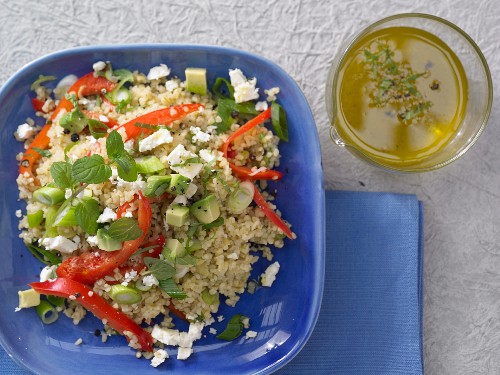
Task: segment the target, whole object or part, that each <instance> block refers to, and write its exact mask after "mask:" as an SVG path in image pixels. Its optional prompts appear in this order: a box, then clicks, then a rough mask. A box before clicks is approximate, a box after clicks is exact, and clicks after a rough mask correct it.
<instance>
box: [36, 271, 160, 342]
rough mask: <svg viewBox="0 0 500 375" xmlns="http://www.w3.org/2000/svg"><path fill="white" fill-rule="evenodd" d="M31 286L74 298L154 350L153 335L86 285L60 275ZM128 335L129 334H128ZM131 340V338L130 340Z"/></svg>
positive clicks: (110, 324) (43, 291) (99, 317)
mask: <svg viewBox="0 0 500 375" xmlns="http://www.w3.org/2000/svg"><path fill="white" fill-rule="evenodd" d="M30 286H31V287H32V288H33V289H35V290H36V291H37V292H38V293H41V294H48V295H53V296H57V297H64V298H69V297H71V296H72V297H71V298H72V299H73V298H74V300H75V301H77V302H78V303H80V304H81V305H82V306H83V307H85V308H86V309H87V310H89V311H90V312H91V313H92V314H94V315H95V316H96V317H97V318H98V319H101V320H103V319H106V320H107V324H108V325H109V326H110V327H112V328H113V329H115V330H116V331H117V332H119V333H120V334H122V335H125V332H131V333H132V334H133V335H135V336H136V337H137V343H138V344H139V346H140V349H141V350H143V351H146V352H152V351H153V337H152V336H151V334H150V333H149V332H147V331H145V330H144V329H142V328H141V326H139V325H138V324H137V323H135V322H134V321H133V320H132V319H130V318H129V317H128V316H127V315H125V314H124V313H122V312H121V311H119V310H116V309H115V308H113V306H111V305H110V304H109V303H108V302H107V301H106V300H105V299H104V298H102V297H101V296H100V295H99V294H97V293H95V292H93V291H92V289H91V288H89V287H88V286H86V285H83V284H81V283H79V282H77V281H75V280H71V279H67V278H62V277H58V278H57V279H55V280H54V281H50V280H48V281H44V282H36V283H31V284H30ZM126 337H127V336H126ZM127 340H129V338H128V337H127ZM129 341H130V340H129Z"/></svg>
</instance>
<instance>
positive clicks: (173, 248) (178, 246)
mask: <svg viewBox="0 0 500 375" xmlns="http://www.w3.org/2000/svg"><path fill="white" fill-rule="evenodd" d="M162 255H163V256H164V257H165V258H166V259H170V260H172V261H173V260H175V258H182V257H183V256H184V255H186V248H185V247H184V245H183V244H182V242H181V241H179V240H177V239H175V238H169V239H168V240H167V241H166V242H165V247H164V248H163V251H162Z"/></svg>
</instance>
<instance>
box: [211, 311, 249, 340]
mask: <svg viewBox="0 0 500 375" xmlns="http://www.w3.org/2000/svg"><path fill="white" fill-rule="evenodd" d="M245 318H246V317H245V316H243V315H240V314H237V315H235V316H233V317H232V318H231V319H230V320H229V322H228V323H227V327H226V329H225V330H224V331H222V332H221V333H220V334H219V335H217V336H216V337H217V338H218V339H221V340H226V341H233V340H234V339H237V338H238V337H239V336H240V335H241V332H242V331H243V319H245Z"/></svg>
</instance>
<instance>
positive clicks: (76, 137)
mask: <svg viewBox="0 0 500 375" xmlns="http://www.w3.org/2000/svg"><path fill="white" fill-rule="evenodd" d="M79 140H80V136H79V135H78V134H76V133H73V134H71V141H72V142H78V141H79Z"/></svg>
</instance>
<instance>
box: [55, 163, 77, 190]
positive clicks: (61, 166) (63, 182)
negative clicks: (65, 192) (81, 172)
mask: <svg viewBox="0 0 500 375" xmlns="http://www.w3.org/2000/svg"><path fill="white" fill-rule="evenodd" d="M50 175H51V176H52V179H53V180H54V182H55V184H56V185H57V186H59V187H60V188H62V189H69V188H71V187H72V186H73V185H74V182H73V179H72V177H71V164H70V163H67V162H64V161H56V162H55V163H53V164H52V165H51V166H50Z"/></svg>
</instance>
